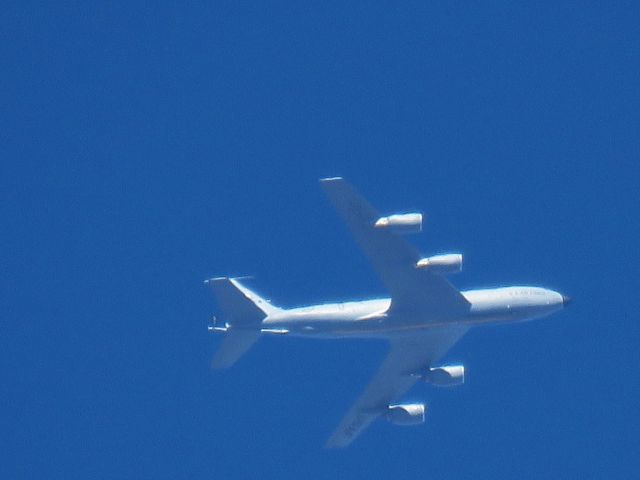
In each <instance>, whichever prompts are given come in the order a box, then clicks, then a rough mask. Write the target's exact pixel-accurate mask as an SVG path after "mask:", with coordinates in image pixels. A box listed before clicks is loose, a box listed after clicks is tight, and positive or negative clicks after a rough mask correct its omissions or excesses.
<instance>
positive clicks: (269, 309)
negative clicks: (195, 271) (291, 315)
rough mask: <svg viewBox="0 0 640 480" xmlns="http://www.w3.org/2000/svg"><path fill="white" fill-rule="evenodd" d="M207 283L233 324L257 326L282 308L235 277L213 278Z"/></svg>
mask: <svg viewBox="0 0 640 480" xmlns="http://www.w3.org/2000/svg"><path fill="white" fill-rule="evenodd" d="M206 283H207V284H208V285H209V286H210V287H211V288H212V290H213V294H214V295H215V297H216V301H217V302H218V306H219V308H220V310H221V313H222V317H223V318H224V320H225V321H227V322H229V323H230V324H232V325H241V326H253V325H255V326H256V327H257V326H258V325H259V324H260V322H262V320H263V319H264V318H265V317H266V316H268V315H270V314H272V313H275V312H277V311H279V310H280V309H279V308H277V307H274V306H273V305H271V304H270V303H269V302H268V301H267V300H265V299H263V298H261V297H260V296H259V295H257V294H256V293H255V292H252V291H251V290H249V289H248V288H247V287H245V286H244V285H242V284H241V283H240V282H239V281H238V280H236V279H234V278H226V277H220V278H212V279H211V280H207V282H206Z"/></svg>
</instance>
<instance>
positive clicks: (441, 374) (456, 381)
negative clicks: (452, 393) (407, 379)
mask: <svg viewBox="0 0 640 480" xmlns="http://www.w3.org/2000/svg"><path fill="white" fill-rule="evenodd" d="M423 379H424V381H425V382H427V383H430V384H432V385H436V386H438V387H455V386H456V385H462V384H463V383H464V365H446V366H443V367H434V368H430V369H429V370H428V371H427V373H425V374H424V376H423Z"/></svg>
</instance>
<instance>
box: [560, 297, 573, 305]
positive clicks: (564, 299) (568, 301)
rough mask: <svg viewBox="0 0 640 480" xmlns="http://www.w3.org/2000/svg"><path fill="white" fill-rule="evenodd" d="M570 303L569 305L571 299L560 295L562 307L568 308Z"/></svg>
mask: <svg viewBox="0 0 640 480" xmlns="http://www.w3.org/2000/svg"><path fill="white" fill-rule="evenodd" d="M570 303H571V297H569V296H567V295H562V306H563V307H568V306H569V304H570Z"/></svg>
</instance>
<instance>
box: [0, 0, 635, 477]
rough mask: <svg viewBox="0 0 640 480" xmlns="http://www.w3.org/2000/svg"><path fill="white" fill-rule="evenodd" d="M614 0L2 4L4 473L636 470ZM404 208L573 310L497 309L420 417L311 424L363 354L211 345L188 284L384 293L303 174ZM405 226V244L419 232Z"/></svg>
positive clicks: (202, 310)
mask: <svg viewBox="0 0 640 480" xmlns="http://www.w3.org/2000/svg"><path fill="white" fill-rule="evenodd" d="M639 13H640V9H639V7H638V5H637V3H636V2H615V4H610V3H602V2H583V3H581V4H580V5H577V4H576V3H575V2H542V3H540V2H538V3H535V4H531V5H523V4H521V3H517V4H513V2H501V1H495V2H483V3H482V4H470V3H465V2H450V1H446V2H441V1H438V2H402V3H401V4H396V3H393V2H386V3H382V2H377V3H375V4H373V5H372V4H370V2H359V3H350V4H348V5H345V4H344V2H339V3H338V2H335V3H324V4H322V5H319V6H312V5H308V4H305V3H304V2H302V3H301V2H274V3H270V4H269V5H254V4H253V2H228V3H222V2H212V3H208V4H207V3H203V4H200V3H198V4H190V5H188V6H184V5H173V4H169V3H166V4H165V3H157V4H154V5H153V6H148V5H142V4H131V3H122V4H102V3H100V4H92V3H90V2H76V3H73V4H71V3H69V4H65V5H55V6H52V5H37V6H36V5H33V6H27V5H26V4H25V3H23V2H19V3H14V4H12V5H7V6H5V9H4V12H3V15H2V17H1V18H0V22H1V23H0V25H1V28H0V32H2V33H1V34H0V35H2V41H1V42H0V58H2V65H3V67H4V68H3V73H2V75H1V76H0V100H1V101H2V112H3V114H2V115H0V122H1V125H0V131H1V132H2V133H1V134H0V148H1V152H2V163H1V165H2V170H1V171H0V173H1V174H0V187H1V188H0V192H1V193H0V195H1V199H2V201H1V202H0V214H1V215H2V217H1V218H2V221H3V225H4V228H3V233H2V235H1V236H0V238H1V239H2V249H1V251H2V254H1V255H2V256H1V258H2V268H1V269H0V278H1V280H2V282H1V285H2V295H0V305H1V307H2V311H3V313H4V314H3V322H2V326H3V335H2V336H1V338H2V340H1V341H2V357H3V359H2V362H1V365H0V370H1V372H2V379H3V385H4V394H3V395H2V396H1V398H2V410H1V412H2V414H1V416H0V418H1V420H2V424H1V428H2V432H3V434H2V436H1V437H0V438H1V444H0V448H1V449H2V452H3V457H4V460H3V461H2V462H0V474H1V476H2V477H3V478H35V477H45V478H95V477H102V478H228V479H235V478H238V479H241V478H256V477H260V478H278V479H287V478H296V479H297V478H300V477H301V476H303V477H305V478H314V479H315V478H336V477H339V478H363V477H368V478H371V477H373V478H376V477H381V478H396V479H403V478H412V479H413V478H435V479H438V478H447V479H449V478H463V479H464V478H495V479H501V478H509V479H511V478H517V477H525V478H577V477H580V478H602V477H605V476H606V477H607V478H616V477H617V478H631V477H633V476H634V474H635V473H636V472H637V469H638V458H640V457H639V454H640V452H639V448H638V446H639V442H638V439H637V425H638V420H639V415H638V407H637V404H638V391H639V385H638V377H639V376H638V373H637V371H638V369H637V364H638V345H639V340H640V338H639V336H640V335H639V334H640V328H639V327H638V319H637V318H636V316H637V308H635V307H636V304H637V301H636V297H637V291H638V288H640V282H639V281H638V266H639V262H638V252H637V248H638V237H639V235H638V233H639V226H638V213H639V208H638V187H639V185H638V184H639V182H638V178H639V177H640V167H638V152H639V147H640V141H639V138H640V135H639V134H640V132H639V126H640V115H639V113H638V112H639V111H640V92H639V89H638V85H639V84H640V75H639V74H640V58H639V52H640V33H639V30H638V28H637V26H638V22H639V21H640V16H639ZM330 175H331V176H332V175H343V176H345V177H347V178H348V179H349V180H350V181H351V182H353V183H354V184H355V185H357V186H358V188H359V189H360V190H361V191H362V192H363V193H364V194H365V195H366V196H368V197H369V198H370V199H371V201H372V203H374V204H375V205H376V206H378V207H379V208H381V209H382V210H384V211H389V212H393V211H394V210H397V209H402V210H406V209H413V208H418V209H420V210H423V211H424V212H425V213H427V215H428V220H427V224H426V228H425V231H424V232H423V234H422V235H420V236H418V237H417V238H415V242H416V243H417V245H418V246H419V247H420V249H421V250H423V251H424V252H425V253H432V252H433V253H438V252H445V251H461V252H463V253H464V254H465V269H464V272H463V273H462V274H460V275H459V276H456V277H454V278H453V282H454V283H455V284H456V285H457V286H458V287H460V288H474V287H482V286H498V285H508V284H519V283H520V284H521V283H529V284H534V285H541V286H546V287H550V288H554V289H558V290H561V291H562V292H565V293H567V294H569V295H571V296H572V297H573V298H574V303H573V305H572V308H571V309H569V310H567V311H564V312H561V313H558V314H556V315H554V316H553V317H550V318H549V319H545V320H540V321H538V322H532V323H527V324H522V325H516V326H508V327H487V328H482V329H477V330H474V331H472V332H471V333H470V334H468V335H467V336H466V337H465V338H464V339H463V340H462V341H461V342H460V343H459V344H458V345H457V346H456V347H455V348H454V349H453V350H452V351H451V352H450V354H449V355H448V356H447V359H448V360H456V361H463V362H464V363H465V365H466V366H467V370H468V381H467V383H466V384H465V385H464V386H463V387H461V388H459V389H453V390H445V391H438V390H432V389H429V388H427V387H426V386H418V387H416V389H414V390H412V392H411V393H410V395H409V396H408V397H409V398H411V399H425V400H426V401H427V403H428V404H429V406H430V411H429V415H428V419H427V423H426V425H424V426H423V427H419V428H414V429H401V428H394V427H392V426H389V425H386V424H383V423H378V424H376V425H374V426H373V427H372V428H371V429H370V430H368V431H367V432H366V434H365V435H363V436H362V437H361V438H360V439H359V440H358V442H357V443H356V444H354V445H353V447H351V448H349V449H348V450H345V451H326V450H323V449H322V448H321V446H322V444H323V443H324V440H325V439H326V437H327V436H328V435H329V433H330V432H331V431H332V430H333V428H334V427H335V425H336V423H337V422H338V420H339V419H340V417H341V415H342V414H343V413H344V411H345V409H346V408H347V407H348V406H349V404H350V403H351V402H352V401H353V399H355V397H356V396H357V395H358V393H359V391H360V390H361V389H362V388H363V386H364V385H365V384H366V382H367V380H368V378H369V377H370V375H371V374H372V372H373V371H374V370H375V368H376V366H377V364H378V362H379V361H380V359H381V358H382V357H383V355H384V351H385V348H384V345H382V344H378V343H371V342H358V341H344V342H315V341H304V340H299V339H285V338H268V339H265V340H263V341H261V343H259V344H258V345H257V347H256V348H254V349H253V350H252V351H251V352H250V353H249V354H247V356H246V357H245V358H243V359H242V360H241V362H240V363H238V364H237V365H236V366H235V367H234V368H233V369H231V370H229V371H224V372H212V371H210V370H209V360H210V357H211V355H212V353H213V352H214V350H215V348H216V345H217V342H218V339H216V338H212V337H211V336H210V335H208V334H207V332H206V325H207V319H208V316H209V315H210V314H211V313H212V312H213V311H214V310H215V305H214V302H213V299H212V298H211V295H210V292H209V291H208V290H207V289H206V288H205V287H204V286H203V285H202V280H204V279H205V278H207V277H209V276H214V275H227V274H228V275H242V274H250V275H255V276H256V279H255V280H254V281H252V283H251V286H252V287H254V288H256V289H257V290H258V291H260V292H261V293H264V294H266V295H267V296H269V297H270V298H272V299H273V301H274V303H276V304H278V305H282V306H293V305H299V304H304V303H309V302H314V301H322V300H328V299H332V300H333V299H338V300H339V299H347V298H358V297H367V296H372V295H379V294H382V293H384V291H383V289H382V287H381V285H380V283H379V282H378V280H377V279H376V278H375V276H374V274H373V273H372V271H371V270H370V268H369V265H368V264H367V262H366V261H365V260H364V258H363V257H362V256H361V255H360V253H359V251H358V250H357V248H356V247H355V245H354V244H353V243H352V241H351V239H350V237H349V236H348V234H347V231H346V229H345V228H344V227H343V226H342V225H341V224H340V221H339V220H338V218H337V216H336V215H335V214H334V212H333V211H332V209H331V207H330V206H329V204H328V202H327V201H326V200H325V199H324V197H323V196H322V193H321V191H320V188H319V187H318V185H317V179H318V178H320V177H322V176H330ZM412 240H414V239H412Z"/></svg>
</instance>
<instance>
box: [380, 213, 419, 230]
mask: <svg viewBox="0 0 640 480" xmlns="http://www.w3.org/2000/svg"><path fill="white" fill-rule="evenodd" d="M373 226H374V227H375V228H380V229H385V230H391V231H392V232H393V233H402V234H404V233H419V232H421V231H422V214H421V213H401V214H396V215H390V216H388V217H380V218H379V219H378V220H376V223H375V224H374V225H373Z"/></svg>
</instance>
